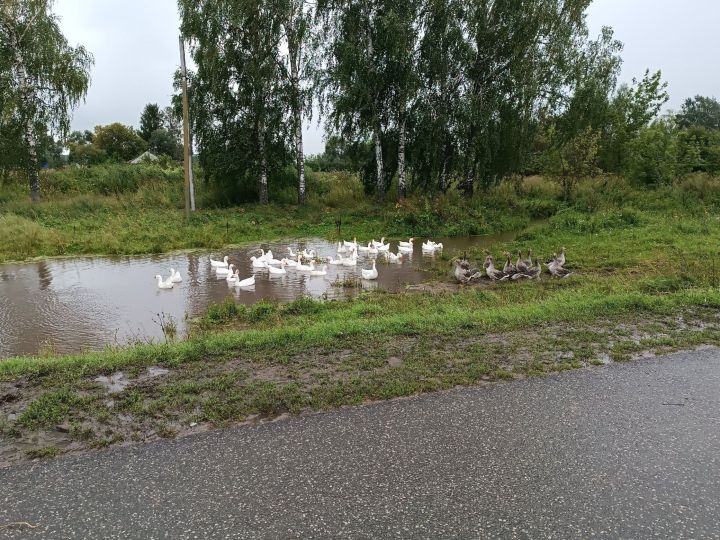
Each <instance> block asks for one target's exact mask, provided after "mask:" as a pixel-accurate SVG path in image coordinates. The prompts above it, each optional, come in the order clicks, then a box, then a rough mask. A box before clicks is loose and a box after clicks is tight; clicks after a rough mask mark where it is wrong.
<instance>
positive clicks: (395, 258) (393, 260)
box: [387, 251, 403, 263]
mask: <svg viewBox="0 0 720 540" xmlns="http://www.w3.org/2000/svg"><path fill="white" fill-rule="evenodd" d="M387 256H388V260H389V261H390V262H391V263H399V262H402V256H403V254H402V253H401V252H399V251H398V254H397V255H395V253H393V252H392V251H388V252H387Z"/></svg>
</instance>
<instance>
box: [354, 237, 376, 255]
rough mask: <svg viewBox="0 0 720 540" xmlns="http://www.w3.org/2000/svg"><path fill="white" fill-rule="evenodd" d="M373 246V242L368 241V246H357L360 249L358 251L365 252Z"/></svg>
mask: <svg viewBox="0 0 720 540" xmlns="http://www.w3.org/2000/svg"><path fill="white" fill-rule="evenodd" d="M373 242H374V240H373ZM371 247H372V242H368V245H367V246H358V247H357V250H358V251H361V252H363V253H367V252H368V251H370V248H371Z"/></svg>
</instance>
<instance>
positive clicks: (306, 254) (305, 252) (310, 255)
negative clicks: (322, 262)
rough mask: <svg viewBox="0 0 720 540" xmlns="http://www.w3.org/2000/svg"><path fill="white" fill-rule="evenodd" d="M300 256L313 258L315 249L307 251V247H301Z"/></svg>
mask: <svg viewBox="0 0 720 540" xmlns="http://www.w3.org/2000/svg"><path fill="white" fill-rule="evenodd" d="M302 256H303V258H305V259H314V258H315V250H314V249H311V250H310V251H308V250H307V249H303V251H302Z"/></svg>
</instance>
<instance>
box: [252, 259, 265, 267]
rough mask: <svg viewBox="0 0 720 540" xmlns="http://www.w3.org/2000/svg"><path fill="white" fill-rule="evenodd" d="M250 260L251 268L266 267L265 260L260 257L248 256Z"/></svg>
mask: <svg viewBox="0 0 720 540" xmlns="http://www.w3.org/2000/svg"><path fill="white" fill-rule="evenodd" d="M250 260H251V261H252V267H253V268H267V267H268V265H267V263H266V262H265V260H264V259H261V258H259V257H250Z"/></svg>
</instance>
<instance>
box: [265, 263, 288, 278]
mask: <svg viewBox="0 0 720 540" xmlns="http://www.w3.org/2000/svg"><path fill="white" fill-rule="evenodd" d="M268 272H270V275H271V276H283V275H285V274H287V270H285V264H284V263H280V268H276V267H274V266H268Z"/></svg>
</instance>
